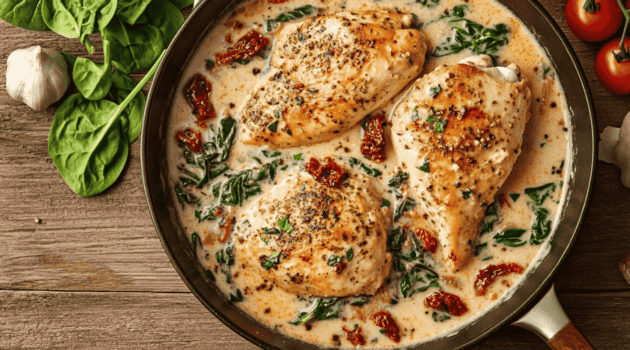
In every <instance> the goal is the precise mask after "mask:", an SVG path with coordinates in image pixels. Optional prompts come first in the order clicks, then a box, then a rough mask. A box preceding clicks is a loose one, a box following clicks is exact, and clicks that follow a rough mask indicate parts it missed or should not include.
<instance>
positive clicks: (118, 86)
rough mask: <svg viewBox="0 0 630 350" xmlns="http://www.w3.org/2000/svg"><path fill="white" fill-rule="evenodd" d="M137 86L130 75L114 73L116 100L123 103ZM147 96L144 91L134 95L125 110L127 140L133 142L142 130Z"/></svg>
mask: <svg viewBox="0 0 630 350" xmlns="http://www.w3.org/2000/svg"><path fill="white" fill-rule="evenodd" d="M135 87H136V83H135V82H134V81H133V79H131V77H129V76H128V75H126V74H124V73H121V72H119V71H118V70H115V71H114V73H113V74H112V90H114V91H113V97H114V99H115V100H114V102H116V103H122V101H124V100H125V99H126V98H127V96H129V94H130V93H131V91H132V90H133V89H134V88H135ZM146 103H147V98H146V96H144V93H143V92H142V91H140V92H138V94H137V95H136V96H135V97H133V99H132V100H131V102H129V106H128V107H127V108H126V109H125V110H124V111H123V118H121V122H122V123H123V130H126V134H127V141H128V142H129V143H130V144H131V143H132V142H133V141H135V140H136V139H137V138H138V136H140V133H141V132H142V118H143V116H144V106H145V105H146Z"/></svg>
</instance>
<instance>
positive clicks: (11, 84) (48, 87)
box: [7, 46, 70, 111]
mask: <svg viewBox="0 0 630 350" xmlns="http://www.w3.org/2000/svg"><path fill="white" fill-rule="evenodd" d="M69 85H70V75H69V74H68V65H67V63H66V60H65V59H64V58H63V56H62V55H61V54H60V53H57V52H55V51H53V50H49V49H42V48H41V46H33V47H29V48H28V49H23V50H15V51H13V52H12V53H11V55H9V59H8V60H7V92H8V93H9V96H11V97H12V98H13V99H14V100H17V101H20V102H22V103H25V104H27V105H28V106H29V107H31V108H32V109H34V110H36V111H43V110H44V109H46V108H48V106H50V105H51V104H53V103H55V102H57V101H58V100H59V99H60V98H61V97H62V96H63V94H64V93H65V92H66V90H67V89H68V86H69Z"/></svg>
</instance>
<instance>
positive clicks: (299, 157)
mask: <svg viewBox="0 0 630 350" xmlns="http://www.w3.org/2000/svg"><path fill="white" fill-rule="evenodd" d="M293 159H295V160H302V153H297V154H294V155H293Z"/></svg>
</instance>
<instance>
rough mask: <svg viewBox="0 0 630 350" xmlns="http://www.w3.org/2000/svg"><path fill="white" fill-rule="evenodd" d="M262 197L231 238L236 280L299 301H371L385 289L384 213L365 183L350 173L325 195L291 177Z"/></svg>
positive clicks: (308, 180) (300, 176) (304, 177)
mask: <svg viewBox="0 0 630 350" xmlns="http://www.w3.org/2000/svg"><path fill="white" fill-rule="evenodd" d="M268 193H269V195H267V196H265V197H262V198H260V199H259V200H258V201H257V202H255V203H254V204H253V205H252V207H251V208H250V209H249V210H248V211H246V212H245V213H244V214H243V219H245V218H246V219H247V220H248V221H249V225H247V226H245V227H242V228H239V229H238V230H237V231H236V233H235V237H234V241H235V248H234V249H235V254H236V256H237V258H238V259H239V261H240V263H242V264H243V265H244V266H243V269H242V273H245V274H255V275H262V276H263V278H264V279H269V280H271V281H273V285H274V286H276V287H279V288H282V289H284V290H286V291H287V292H290V293H294V294H297V295H303V296H304V295H312V296H322V297H340V296H347V295H357V294H374V293H376V291H377V289H378V288H379V287H381V286H382V285H383V281H384V279H385V277H387V275H388V273H389V268H390V264H391V261H392V259H391V256H390V254H389V253H387V252H386V250H387V227H388V225H389V216H390V213H389V209H388V208H381V207H380V200H381V197H380V196H379V195H378V194H377V192H376V191H375V189H374V188H373V187H372V185H371V182H370V178H369V177H368V176H366V175H363V174H359V173H349V174H348V178H347V179H346V181H345V182H344V183H343V184H342V185H341V186H340V187H339V188H328V187H326V186H324V185H322V184H320V183H319V182H316V181H315V180H314V179H313V178H312V177H311V176H310V175H308V174H307V173H295V174H291V175H288V176H287V177H286V179H285V180H284V181H283V182H281V183H279V184H278V185H276V186H275V187H274V188H273V189H271V190H270V191H269V192H268ZM238 221H241V220H238Z"/></svg>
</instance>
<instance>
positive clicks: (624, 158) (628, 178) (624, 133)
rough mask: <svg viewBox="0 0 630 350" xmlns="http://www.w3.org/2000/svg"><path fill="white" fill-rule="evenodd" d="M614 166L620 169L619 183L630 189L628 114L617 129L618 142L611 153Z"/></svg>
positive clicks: (629, 115) (629, 127)
mask: <svg viewBox="0 0 630 350" xmlns="http://www.w3.org/2000/svg"><path fill="white" fill-rule="evenodd" d="M613 155H614V157H615V164H616V165H617V166H618V167H619V169H621V183H622V184H623V185H624V186H626V187H628V188H630V112H628V114H626V116H625V117H624V118H623V123H622V124H621V128H619V142H617V144H616V145H615V150H614V152H613Z"/></svg>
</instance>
